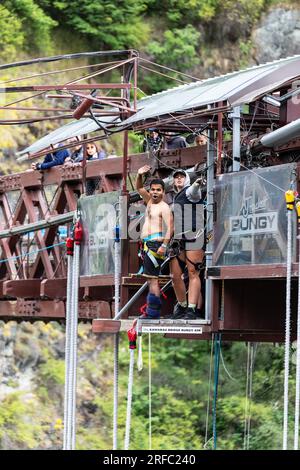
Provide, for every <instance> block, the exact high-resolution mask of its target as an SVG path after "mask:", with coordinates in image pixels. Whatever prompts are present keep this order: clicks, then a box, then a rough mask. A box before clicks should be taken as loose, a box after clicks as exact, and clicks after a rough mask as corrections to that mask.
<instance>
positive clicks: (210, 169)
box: [205, 129, 215, 320]
mask: <svg viewBox="0 0 300 470" xmlns="http://www.w3.org/2000/svg"><path fill="white" fill-rule="evenodd" d="M214 157H215V148H214V131H213V129H209V130H208V143H207V211H206V213H207V215H206V218H207V223H206V226H207V233H210V232H212V230H213V208H214V195H213V190H214ZM212 254H213V242H212V240H211V239H210V241H209V242H208V243H207V245H206V252H205V255H206V267H207V268H209V267H210V266H212ZM211 306H212V280H211V279H206V280H205V320H210V319H211Z"/></svg>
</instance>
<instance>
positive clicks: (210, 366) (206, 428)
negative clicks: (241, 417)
mask: <svg viewBox="0 0 300 470" xmlns="http://www.w3.org/2000/svg"><path fill="white" fill-rule="evenodd" d="M213 347H214V344H213V341H211V348H210V362H209V375H208V391H207V407H206V423H205V444H204V448H206V446H207V444H208V442H209V441H211V439H212V437H211V438H210V439H209V440H207V438H208V421H209V411H210V394H211V375H212V361H213Z"/></svg>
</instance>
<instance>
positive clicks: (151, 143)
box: [143, 128, 162, 152]
mask: <svg viewBox="0 0 300 470" xmlns="http://www.w3.org/2000/svg"><path fill="white" fill-rule="evenodd" d="M148 130H149V134H147V135H146V136H145V139H144V142H143V152H151V151H153V152H157V151H158V150H159V149H160V148H161V146H162V138H161V135H160V134H159V133H158V132H157V130H156V129H152V128H150V129H148Z"/></svg>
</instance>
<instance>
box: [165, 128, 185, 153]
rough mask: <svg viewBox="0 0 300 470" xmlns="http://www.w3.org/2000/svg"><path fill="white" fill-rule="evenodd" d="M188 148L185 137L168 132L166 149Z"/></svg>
mask: <svg viewBox="0 0 300 470" xmlns="http://www.w3.org/2000/svg"><path fill="white" fill-rule="evenodd" d="M185 147H187V144H186V140H185V138H184V137H182V136H181V135H178V134H174V133H173V132H166V149H167V150H175V149H182V148H185Z"/></svg>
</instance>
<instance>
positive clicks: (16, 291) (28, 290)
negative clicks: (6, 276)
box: [3, 279, 41, 298]
mask: <svg viewBox="0 0 300 470" xmlns="http://www.w3.org/2000/svg"><path fill="white" fill-rule="evenodd" d="M40 285H41V280H40V279H20V280H16V281H4V282H3V295H7V296H9V297H22V298H31V297H33V298H35V297H39V296H40Z"/></svg>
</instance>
